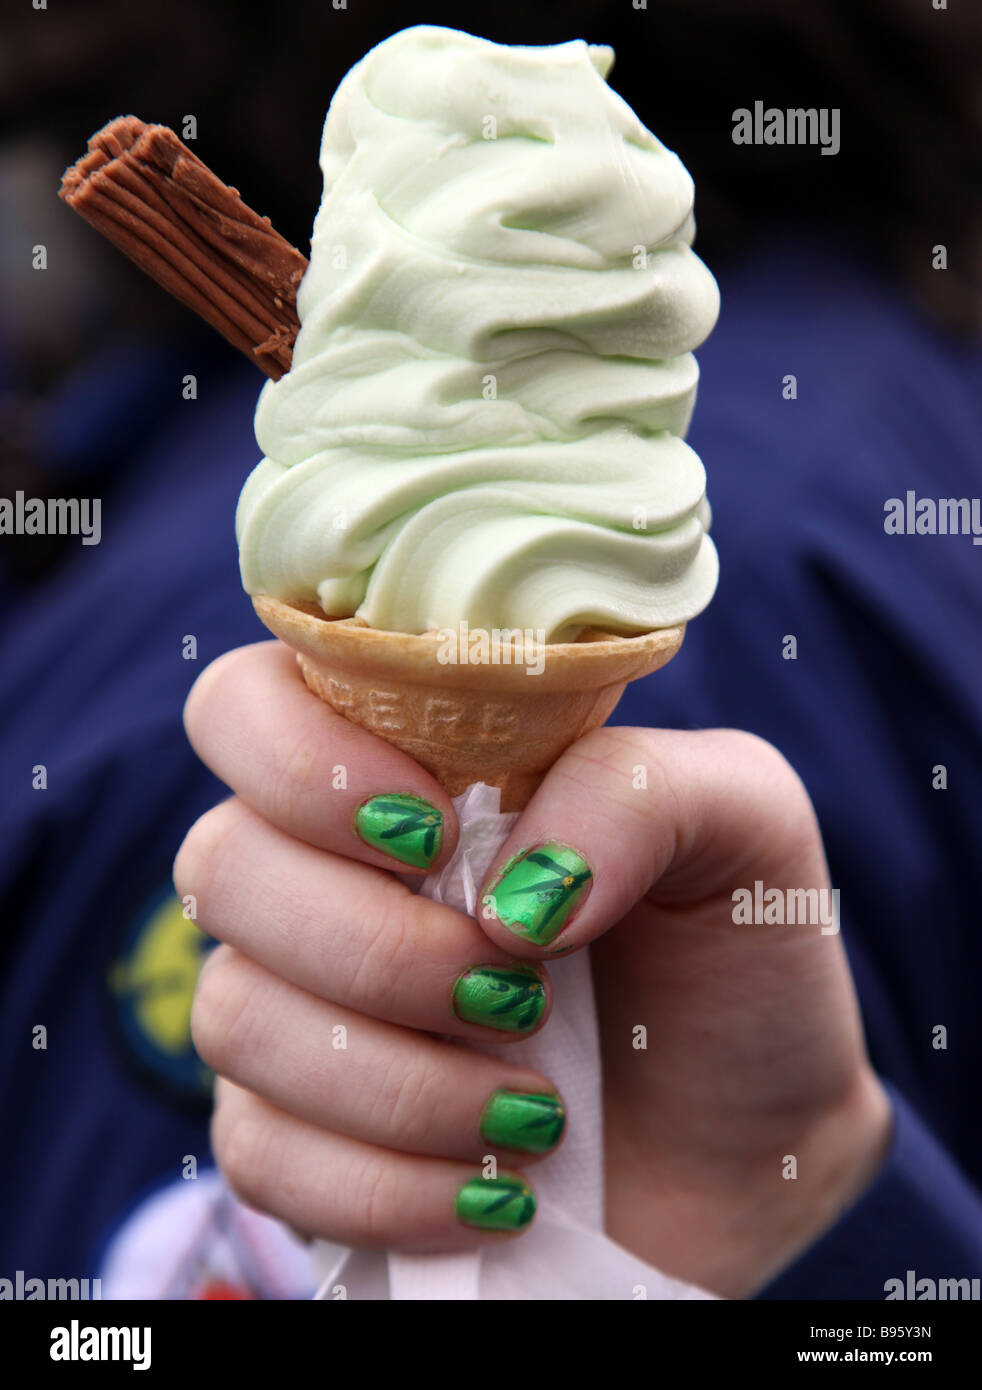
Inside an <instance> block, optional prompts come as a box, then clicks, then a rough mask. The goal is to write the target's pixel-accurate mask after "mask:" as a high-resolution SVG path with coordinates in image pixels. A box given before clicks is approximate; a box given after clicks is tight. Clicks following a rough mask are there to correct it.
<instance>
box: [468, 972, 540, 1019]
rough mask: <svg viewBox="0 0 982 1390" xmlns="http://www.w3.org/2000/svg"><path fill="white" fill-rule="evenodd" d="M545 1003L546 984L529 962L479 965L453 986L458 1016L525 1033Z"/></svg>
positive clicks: (538, 1017) (538, 1016) (538, 1015)
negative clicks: (525, 963)
mask: <svg viewBox="0 0 982 1390" xmlns="http://www.w3.org/2000/svg"><path fill="white" fill-rule="evenodd" d="M545 1006H546V991H545V986H544V985H543V983H542V981H541V979H540V978H539V976H538V975H537V974H536V972H535V971H534V970H533V969H532V968H531V966H528V965H478V966H475V968H474V969H473V970H468V972H467V974H466V975H461V977H460V979H459V980H458V981H457V983H456V984H455V985H454V988H453V1007H454V1012H455V1013H456V1015H457V1017H458V1018H462V1019H463V1020H464V1022H465V1023H480V1024H482V1025H483V1027H485V1028H500V1029H503V1030H504V1031H505V1032H507V1033H527V1032H528V1031H529V1030H530V1029H532V1028H534V1027H535V1025H536V1024H537V1023H538V1021H539V1019H540V1018H541V1017H542V1012H543V1010H544V1009H545Z"/></svg>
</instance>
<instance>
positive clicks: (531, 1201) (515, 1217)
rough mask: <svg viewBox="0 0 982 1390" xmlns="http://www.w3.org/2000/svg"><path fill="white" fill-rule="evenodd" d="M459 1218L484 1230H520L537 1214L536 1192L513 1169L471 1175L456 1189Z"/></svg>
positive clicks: (456, 1205) (456, 1207)
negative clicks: (494, 1174)
mask: <svg viewBox="0 0 982 1390" xmlns="http://www.w3.org/2000/svg"><path fill="white" fill-rule="evenodd" d="M454 1210H455V1211H456V1213H457V1218H458V1220H460V1221H463V1223H464V1225H465V1226H477V1228H478V1229H479V1230H482V1231H520V1230H521V1229H522V1227H523V1226H527V1225H528V1224H529V1222H530V1221H531V1220H532V1217H533V1216H534V1215H535V1196H534V1195H533V1192H532V1189H531V1188H530V1187H529V1185H528V1183H527V1182H524V1181H523V1179H522V1178H517V1177H515V1176H514V1175H513V1174H511V1173H503V1174H500V1175H499V1176H498V1177H496V1178H471V1179H470V1181H469V1182H465V1183H464V1185H463V1187H462V1188H461V1189H460V1191H459V1192H458V1193H457V1200H456V1201H455V1202H454Z"/></svg>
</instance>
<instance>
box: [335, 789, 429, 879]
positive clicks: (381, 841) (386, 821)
mask: <svg viewBox="0 0 982 1390" xmlns="http://www.w3.org/2000/svg"><path fill="white" fill-rule="evenodd" d="M355 830H356V831H357V833H358V835H359V836H360V837H361V839H363V840H364V841H365V844H366V845H371V847H372V849H380V850H381V851H382V853H383V854H391V855H392V858H393V859H398V860H399V862H400V863H401V864H412V865H413V867H414V868H416V869H428V868H429V866H430V865H431V864H432V863H433V860H434V859H435V858H436V857H437V855H438V854H439V853H440V846H441V844H442V843H443V815H442V813H441V812H440V811H439V810H438V808H437V807H436V806H431V805H430V803H429V802H428V801H424V800H423V798H422V797H421V796H407V795H406V794H405V793H403V792H392V793H391V794H390V795H388V796H373V797H372V799H371V800H370V801H366V802H365V803H364V804H363V805H361V806H359V807H358V810H357V811H356V812H355Z"/></svg>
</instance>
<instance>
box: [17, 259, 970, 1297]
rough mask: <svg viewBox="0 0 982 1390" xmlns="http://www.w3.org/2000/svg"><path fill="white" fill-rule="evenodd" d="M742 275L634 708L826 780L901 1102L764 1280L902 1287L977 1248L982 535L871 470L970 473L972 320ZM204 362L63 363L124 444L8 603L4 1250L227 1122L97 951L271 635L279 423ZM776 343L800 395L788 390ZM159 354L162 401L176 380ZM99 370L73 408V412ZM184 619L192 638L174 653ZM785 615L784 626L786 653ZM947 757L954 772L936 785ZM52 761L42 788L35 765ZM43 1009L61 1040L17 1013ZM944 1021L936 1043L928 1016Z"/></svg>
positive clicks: (960, 487) (57, 1233)
mask: <svg viewBox="0 0 982 1390" xmlns="http://www.w3.org/2000/svg"><path fill="white" fill-rule="evenodd" d="M722 290H723V305H724V309H723V315H722V318H721V321H720V325H719V327H718V329H717V330H716V333H715V334H714V336H713V337H712V338H711V339H710V341H709V343H707V344H706V346H705V347H704V348H703V349H702V351H701V353H700V362H701V365H702V370H703V384H702V388H701V395H700V401H699V405H698V408H697V411H696V417H695V422H694V427H693V431H692V435H691V439H692V442H693V444H694V445H695V447H696V448H697V449H698V450H699V451H700V453H701V454H702V455H703V457H704V459H705V460H706V463H707V466H708V468H709V472H710V479H711V488H710V491H711V498H712V501H713V506H714V514H715V535H716V538H717V542H718V545H719V550H720V555H721V560H722V580H721V586H720V591H719V595H718V597H717V598H716V600H715V601H714V603H713V605H712V606H711V608H710V609H709V611H708V613H707V614H706V615H705V616H704V617H702V618H700V619H699V621H698V622H696V623H694V624H692V626H691V629H690V632H689V634H688V635H687V638H686V643H685V646H684V648H683V651H682V653H681V654H680V655H679V657H678V658H676V660H675V661H674V662H673V663H672V664H671V665H670V666H669V667H668V668H667V669H666V670H665V671H663V672H660V673H658V674H657V676H655V677H654V678H652V679H651V680H649V681H645V682H641V683H639V684H638V685H636V686H634V687H632V688H631V689H630V690H629V691H628V694H627V695H626V697H625V699H624V701H623V702H622V704H621V706H620V708H619V710H618V712H617V716H616V718H617V722H620V723H644V724H663V725H676V726H681V727H702V726H708V725H715V724H730V725H737V726H742V727H745V728H749V729H753V730H755V731H757V732H759V733H761V734H763V735H764V736H765V737H768V738H770V739H771V740H772V741H773V742H774V743H776V744H777V745H778V747H780V748H781V749H782V750H783V751H784V753H785V754H786V755H787V756H788V757H789V758H790V759H791V761H792V762H793V763H794V764H795V766H796V767H797V768H798V769H799V771H800V772H801V774H802V776H803V778H804V780H805V782H806V784H807V786H808V788H809V790H810V792H811V794H812V797H813V799H814V801H815V804H816V806H817V808H818V812H819V815H820V818H821V821H822V825H823V830H824V833H825V836H826V841H827V845H828V850H829V859H830V864H831V869H832V880H833V883H834V884H835V885H836V886H837V887H839V888H840V890H841V894H842V898H841V906H842V917H843V931H844V937H845V941H846V945H847V949H848V951H849V954H850V959H851V961H852V965H853V969H854V971H855V975H856V979H857V985H858V988H859V993H860V997H861V1001H862V1005H863V1010H864V1017H865V1021H866V1028H867V1034H868V1038H869V1044H870V1049H871V1052H872V1055H873V1058H874V1061H875V1063H876V1065H877V1067H878V1068H879V1070H880V1071H881V1073H882V1074H883V1075H884V1076H885V1077H888V1078H889V1079H890V1080H891V1081H892V1083H894V1084H895V1087H896V1092H895V1094H896V1096H897V1101H896V1109H897V1115H898V1123H897V1136H896V1141H895V1144H894V1147H893V1149H892V1151H891V1155H890V1158H889V1160H888V1163H887V1167H886V1169H885V1170H884V1173H883V1175H882V1176H881V1177H880V1179H879V1180H878V1182H877V1184H876V1185H875V1187H874V1189H873V1190H872V1191H871V1192H870V1193H869V1194H867V1197H866V1198H864V1200H863V1202H861V1203H860V1204H859V1206H858V1207H857V1208H856V1210H855V1211H854V1212H853V1213H850V1214H849V1215H848V1216H847V1217H846V1218H844V1220H843V1221H842V1222H841V1223H840V1225H839V1227H837V1228H836V1230H835V1231H834V1232H831V1233H830V1234H829V1235H828V1236H827V1237H826V1238H825V1239H824V1240H823V1241H822V1242H820V1243H819V1244H818V1245H817V1246H816V1247H815V1248H814V1249H813V1250H812V1251H811V1252H809V1254H808V1255H807V1256H806V1257H805V1258H804V1259H803V1260H801V1261H799V1262H798V1264H797V1265H796V1266H795V1267H794V1269H793V1270H790V1271H788V1272H787V1273H786V1274H785V1275H784V1276H783V1277H782V1279H781V1280H779V1281H777V1282H776V1283H775V1284H774V1285H773V1286H772V1287H771V1288H770V1289H769V1290H767V1291H766V1292H765V1295H764V1296H765V1297H775V1298H780V1297H810V1296H814V1297H824V1296H869V1297H882V1283H883V1278H885V1277H888V1276H889V1275H891V1274H896V1275H898V1276H899V1277H902V1276H903V1274H904V1271H905V1270H906V1269H907V1268H911V1267H912V1268H915V1269H917V1271H918V1273H919V1274H928V1275H930V1274H933V1273H934V1272H935V1271H937V1272H939V1273H940V1275H941V1277H962V1276H965V1277H971V1276H973V1275H978V1274H979V1273H980V1266H982V1203H980V1198H979V1193H978V1185H979V1181H980V1167H982V1157H980V1156H982V1142H980V1140H982V1122H980V1118H979V1111H978V1108H977V1106H976V1105H975V1097H976V1095H977V1090H978V1088H977V1085H976V1074H977V1067H978V1055H979V1053H978V1035H977V1005H976V1000H975V992H976V989H977V981H978V980H979V978H980V969H979V967H980V964H982V961H980V955H982V940H980V937H979V934H978V932H977V931H976V930H974V927H975V921H976V918H977V906H976V905H977V903H978V902H979V900H980V898H982V881H980V880H982V866H980V861H979V857H978V856H977V854H975V855H973V837H974V843H975V844H976V845H977V839H978V811H977V808H978V806H979V804H980V803H982V739H980V729H982V660H980V655H979V639H978V633H979V630H980V618H982V611H980V610H982V599H980V594H982V586H980V583H979V575H980V569H979V566H980V565H982V552H980V551H979V550H978V549H975V548H973V546H972V544H971V541H970V540H969V539H968V538H964V537H916V538H915V537H892V536H886V535H885V534H884V532H883V503H884V501H885V499H886V498H887V497H891V496H902V495H903V494H904V492H905V491H906V489H908V488H915V489H916V490H917V492H918V494H919V495H926V496H931V497H938V496H956V497H962V496H967V497H971V496H972V495H976V496H977V495H978V493H979V490H980V484H979V467H978V441H979V439H980V437H982V392H980V390H979V382H980V368H982V354H980V353H979V352H978V351H973V350H968V349H964V348H956V347H954V346H952V345H951V344H950V343H948V342H947V341H946V340H944V339H942V338H941V337H940V336H939V335H938V334H937V333H936V332H935V331H933V330H932V329H931V328H929V327H928V326H927V325H926V324H925V323H923V322H921V321H919V320H918V319H916V318H915V317H914V315H913V314H912V313H911V312H910V311H908V310H906V309H905V308H903V307H902V306H901V305H900V304H899V303H898V302H897V300H896V298H895V297H894V296H893V295H892V294H891V293H890V292H889V291H888V290H887V288H886V287H885V286H883V285H881V284H879V283H878V282H877V280H876V278H875V276H874V275H873V273H872V272H870V271H869V270H868V269H865V268H861V267H859V266H856V265H849V264H846V263H844V262H841V261H838V260H836V259H835V258H833V257H832V255H831V254H830V253H828V252H826V251H824V250H821V249H817V248H808V247H803V246H800V245H799V246H798V247H796V248H792V247H791V246H785V247H783V248H782V246H780V245H774V246H771V247H769V248H767V249H766V250H764V251H762V252H761V254H760V255H759V257H758V258H757V259H756V260H755V261H753V262H750V263H747V264H745V265H743V266H742V267H740V268H738V269H734V270H733V271H731V272H730V273H729V274H728V275H726V276H725V277H722ZM148 363H150V366H148ZM151 368H152V369H151ZM195 369H196V367H195V363H194V362H193V361H192V362H190V364H189V363H188V362H182V363H180V364H178V363H172V364H170V367H166V368H165V364H164V363H163V362H162V361H161V360H160V359H159V358H156V357H151V356H149V355H148V354H141V353H139V352H137V351H135V350H132V351H130V352H129V353H128V355H127V359H126V360H125V361H123V362H120V361H119V360H110V361H107V363H106V364H105V371H104V373H103V376H102V379H101V380H100V376H99V372H98V371H97V370H96V369H95V367H94V366H93V365H92V364H90V366H89V367H88V368H87V370H86V375H85V380H84V383H83V386H84V389H83V387H82V386H80V387H79V390H78V391H76V392H75V393H73V392H72V391H71V390H67V389H66V392H65V394H64V396H63V400H62V414H61V418H57V417H58V411H57V410H56V409H55V410H53V411H52V418H51V419H50V420H49V421H48V422H47V423H46V427H45V438H46V439H47V440H49V441H50V447H51V450H52V454H53V455H57V456H58V457H60V458H62V459H70V458H71V457H74V458H75V459H76V474H77V484H78V485H77V491H78V492H79V493H80V494H81V495H85V493H86V489H85V487H84V485H83V479H84V477H85V476H86V475H88V474H89V472H90V469H92V468H93V466H94V465H93V464H92V462H91V460H92V459H93V458H94V457H96V455H97V452H98V450H97V449H93V447H92V444H93V440H95V441H96V443H97V441H98V437H99V433H100V431H101V432H107V431H108V435H109V436H112V437H107V455H108V454H109V453H111V454H112V456H113V457H114V458H117V459H118V463H117V465H116V479H117V481H116V483H114V485H113V487H112V489H111V490H110V492H109V494H108V497H107V500H106V502H105V504H104V508H103V541H102V544H101V545H100V546H98V547H90V548H85V549H83V548H82V547H81V546H79V548H78V550H77V552H73V554H72V557H71V558H70V560H69V561H68V562H67V563H66V564H65V565H64V566H63V567H62V568H60V569H59V571H58V572H57V574H56V575H54V576H53V577H52V578H51V579H50V581H48V582H47V583H46V584H45V585H44V586H42V587H40V588H37V589H34V590H33V591H31V592H30V594H28V595H20V596H19V597H18V599H17V601H16V603H15V604H13V605H11V606H10V607H9V608H8V611H7V612H6V613H5V614H4V616H3V618H2V621H0V709H2V711H3V722H2V727H0V766H2V769H3V783H4V798H3V806H2V810H0V830H2V834H0V902H2V904H3V909H4V922H5V928H6V930H5V932H4V935H3V945H2V948H0V950H2V966H3V969H2V986H0V987H2V994H0V1045H2V1048H3V1056H4V1058H5V1062H6V1066H5V1069H4V1073H3V1076H2V1080H0V1106H2V1113H3V1114H4V1115H5V1116H7V1117H12V1118H13V1121H14V1134H13V1141H12V1142H11V1141H8V1143H7V1144H5V1145H4V1147H3V1153H2V1156H0V1174H2V1182H0V1265H2V1269H3V1272H6V1273H9V1272H10V1271H11V1270H15V1269H17V1268H23V1269H25V1270H27V1271H31V1272H36V1273H43V1274H57V1275H63V1276H66V1277H67V1276H69V1275H73V1274H77V1275H82V1274H84V1273H92V1272H93V1271H92V1270H91V1268H90V1262H91V1260H92V1258H93V1251H94V1250H95V1249H96V1247H97V1244H98V1243H99V1242H100V1241H101V1240H102V1239H103V1237H104V1235H105V1232H106V1230H107V1228H109V1227H111V1226H112V1224H113V1222H114V1221H115V1220H117V1219H119V1217H120V1216H121V1214H122V1213H123V1212H125V1211H126V1209H127V1208H128V1206H129V1204H130V1203H131V1202H132V1201H133V1199H134V1198H135V1197H136V1195H137V1194H138V1193H139V1192H141V1191H142V1190H144V1189H145V1188H146V1187H147V1185H148V1184H149V1183H151V1182H154V1181H156V1180H159V1179H163V1178H166V1177H167V1176H168V1175H172V1176H177V1174H178V1172H179V1166H180V1161H181V1156H182V1155H184V1154H187V1153H195V1154H197V1155H199V1157H204V1156H205V1155H206V1153H207V1135H206V1118H205V1113H204V1110H203V1107H202V1106H201V1105H200V1104H199V1105H197V1106H195V1105H193V1104H191V1102H190V1101H189V1100H187V1099H186V1098H184V1097H182V1096H180V1095H178V1094H176V1093H174V1092H171V1091H169V1090H168V1089H167V1088H166V1087H164V1086H156V1087H155V1086H154V1085H153V1084H151V1082H150V1081H149V1080H148V1077H147V1075H146V1074H145V1072H143V1071H141V1070H140V1068H139V1067H138V1066H137V1067H134V1066H130V1065H129V1062H128V1060H127V1057H126V1054H125V1047H124V1046H121V1044H120V1040H119V1037H118V1036H117V1034H116V1031H115V1030H114V1028H113V1026H112V1020H111V1008H110V1007H109V1006H108V1005H107V987H106V978H107V970H108V968H109V965H110V963H111V961H112V959H113V957H114V954H115V953H116V952H118V949H119V942H120V940H121V939H122V937H123V936H124V935H125V932H126V929H127V925H128V924H129V923H131V922H132V921H133V920H135V919H136V918H137V917H138V916H139V913H140V912H141V910H142V909H143V908H144V907H145V905H146V903H147V902H148V901H149V900H151V899H152V898H153V895H154V894H155V893H160V892H163V891H164V890H165V889H166V885H167V882H168V878H169V872H170V863H171V860H172V857H173V854H174V852H175V850H176V848H177V846H178V844H179V843H180V840H181V838H182V836H183V833H184V831H185V829H186V828H187V826H188V825H189V824H190V823H191V821H192V820H193V819H194V818H195V816H197V815H198V814H199V813H200V812H201V811H202V810H203V809H205V808H206V807H207V806H208V805H210V804H212V803H213V802H214V801H215V800H217V799H218V798H219V797H220V796H221V795H222V789H221V788H220V787H219V786H218V784H217V783H216V782H215V781H214V780H213V779H212V778H211V777H210V775H209V774H207V773H206V772H205V771H204V770H203V769H202V768H200V767H199V766H198V764H197V762H196V760H195V759H194V757H193V755H192V754H191V752H190V750H189V748H188V747H187V745H186V743H185V741H184V738H183V733H182V730H181V725H180V711H181V706H182V703H183V700H184V697H185V695H186V693H187V690H188V688H189V686H190V684H191V682H192V681H193V679H194V677H195V676H196V675H197V673H198V672H199V671H200V670H201V669H202V668H203V667H204V665H205V664H206V663H207V662H208V661H209V660H211V659H212V658H213V657H214V656H216V655H217V654H218V653H220V652H221V651H224V650H226V649H227V648H229V647H232V646H236V645H239V644H241V643H243V642H247V641H251V640H256V639H258V638H261V637H262V636H263V635H264V631H263V629H262V628H261V627H260V626H259V624H258V623H257V622H256V620H255V618H254V617H253V615H252V612H251V608H250V606H249V604H248V601H247V600H246V599H245V598H244V596H243V595H242V592H241V589H240V587H239V582H238V572H237V565H236V554H235V544H234V536H233V530H232V518H233V514H234V507H235V500H236V497H237V494H238V490H239V488H240V486H241V483H242V481H243V479H244V478H245V476H246V474H247V473H248V471H249V469H250V468H251V467H252V466H253V464H254V463H255V462H256V460H257V458H258V451H257V449H256V446H255V442H254V439H253V436H252V414H253V408H254V404H255V397H256V393H257V390H258V388H259V385H260V384H261V381H260V378H259V377H258V374H256V373H254V372H253V371H251V369H250V368H248V366H246V365H245V364H242V365H241V366H240V365H238V364H237V363H235V362H233V361H232V360H231V359H230V358H227V357H226V356H225V355H224V354H223V353H222V352H220V351H213V352H211V353H210V354H209V355H207V356H206V358H205V359H204V360H203V361H202V362H201V363H200V364H198V367H197V373H198V399H197V400H196V401H187V402H186V401H183V400H182V399H181V398H180V379H181V377H182V376H183V374H184V373H185V372H188V371H195ZM168 372H172V373H173V380H172V383H171V382H170V381H169V378H168ZM788 373H794V374H795V375H796V377H797V383H798V398H797V400H785V399H783V398H782V393H781V384H782V378H783V377H784V376H785V375H786V374H788ZM162 383H167V389H168V390H171V389H172V390H173V401H174V403H173V405H172V406H168V408H167V410H166V411H163V412H161V411H160V410H159V409H158V408H157V407H158V403H159V400H160V393H161V391H162V390H164V385H163V384H162ZM110 399H112V400H115V401H116V402H117V403H118V402H124V408H125V420H126V424H125V429H124V430H122V431H119V430H116V431H113V429H112V427H111V426H110V425H107V416H106V415H105V414H104V411H103V407H104V406H105V404H106V402H107V401H109V400H110ZM79 400H83V401H86V402H88V404H87V406H86V410H85V413H84V428H85V430H86V431H87V438H86V440H85V441H73V430H74V429H76V428H81V426H79V425H78V421H79V420H80V419H82V416H81V415H80V413H79V410H78V403H79ZM65 402H68V403H72V402H74V405H73V407H72V409H73V410H74V412H75V413H74V414H72V413H71V411H70V410H69V407H68V405H67V404H65ZM56 404H57V403H56ZM143 404H146V409H145V410H144V409H143V408H142V405H143ZM110 418H111V417H110ZM141 422H144V423H143V425H142V426H141ZM127 441H129V442H127ZM66 467H67V465H66ZM188 634H191V635H194V636H195V637H196V639H197V660H196V661H186V660H184V658H183V655H182V643H183V640H184V637H185V636H186V635H188ZM787 634H793V635H794V636H796V638H797V642H798V655H797V660H796V661H786V660H784V659H783V658H782V643H783V639H784V637H785V635H787ZM939 763H940V764H945V765H946V767H947V773H948V789H947V790H945V791H936V790H933V789H932V768H933V767H934V766H935V765H936V764H939ZM37 764H44V765H45V766H46V768H47V774H48V787H47V789H46V790H35V789H34V788H33V787H32V768H33V767H34V766H35V765H37ZM37 1024H44V1025H45V1026H46V1027H47V1028H48V1034H49V1041H48V1047H47V1050H45V1051H35V1050H34V1049H33V1048H32V1046H31V1030H32V1028H33V1027H34V1026H35V1025H37ZM939 1024H940V1025H944V1026H945V1027H946V1028H947V1033H948V1036H947V1049H946V1050H937V1049H935V1048H934V1047H933V1046H932V1029H934V1028H935V1026H936V1025H939ZM929 1130H930V1131H933V1134H934V1136H936V1137H935V1138H932V1137H931V1135H930V1133H929ZM898 1261H899V1267H897V1268H894V1265H896V1264H897V1262H898ZM968 1265H973V1266H974V1267H973V1268H968V1267H966V1266H968ZM884 1270H886V1271H887V1274H884V1273H883V1271H884ZM877 1281H879V1286H878V1287H877Z"/></svg>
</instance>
